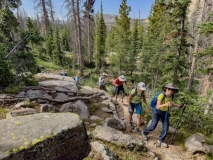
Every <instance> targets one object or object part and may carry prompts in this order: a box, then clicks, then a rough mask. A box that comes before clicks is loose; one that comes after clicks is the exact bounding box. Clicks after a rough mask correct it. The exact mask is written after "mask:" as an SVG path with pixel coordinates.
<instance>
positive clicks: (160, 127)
mask: <svg viewBox="0 0 213 160" xmlns="http://www.w3.org/2000/svg"><path fill="white" fill-rule="evenodd" d="M144 123H145V122H144ZM151 123H152V120H150V121H149V123H148V125H147V127H148V126H150V125H151ZM155 131H157V132H158V133H159V134H160V133H161V132H162V122H161V121H160V122H158V124H157V127H156V128H155ZM174 132H175V128H173V127H171V126H169V130H168V133H170V134H173V133H174Z"/></svg>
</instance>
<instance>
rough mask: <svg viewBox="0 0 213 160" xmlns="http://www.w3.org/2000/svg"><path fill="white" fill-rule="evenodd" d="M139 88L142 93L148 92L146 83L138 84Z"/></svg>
mask: <svg viewBox="0 0 213 160" xmlns="http://www.w3.org/2000/svg"><path fill="white" fill-rule="evenodd" d="M138 87H139V88H140V89H141V90H142V91H145V90H146V86H145V83H143V82H140V83H138Z"/></svg>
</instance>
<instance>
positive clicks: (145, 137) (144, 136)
mask: <svg viewBox="0 0 213 160" xmlns="http://www.w3.org/2000/svg"><path fill="white" fill-rule="evenodd" d="M141 134H142V137H143V139H144V140H145V141H147V140H148V138H147V136H146V135H145V134H144V133H143V131H142V132H141Z"/></svg>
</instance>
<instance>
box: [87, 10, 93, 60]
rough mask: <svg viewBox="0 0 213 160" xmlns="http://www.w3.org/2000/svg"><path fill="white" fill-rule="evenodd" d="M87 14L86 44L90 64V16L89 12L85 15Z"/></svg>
mask: <svg viewBox="0 0 213 160" xmlns="http://www.w3.org/2000/svg"><path fill="white" fill-rule="evenodd" d="M87 14H88V28H87V29H88V33H87V34H88V35H87V36H88V37H87V43H88V56H89V63H91V62H92V52H91V42H90V32H91V31H90V14H89V12H88V13H87Z"/></svg>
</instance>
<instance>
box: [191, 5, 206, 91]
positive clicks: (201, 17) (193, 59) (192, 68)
mask: <svg viewBox="0 0 213 160" xmlns="http://www.w3.org/2000/svg"><path fill="white" fill-rule="evenodd" d="M205 6H206V1H204V2H203V6H202V8H201V10H202V11H201V13H200V15H199V17H198V21H197V24H198V23H200V22H202V21H203V18H204V12H205ZM199 32H200V29H198V35H197V37H196V39H195V47H194V53H197V52H198V51H199V41H200V37H201V35H200V33H199ZM196 60H197V58H196V56H195V55H193V57H192V64H191V68H190V71H189V82H188V88H187V90H188V91H189V92H191V90H192V85H193V82H194V70H195V66H196Z"/></svg>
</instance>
